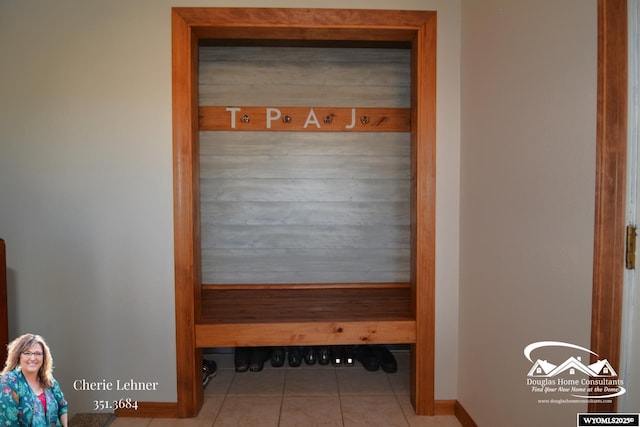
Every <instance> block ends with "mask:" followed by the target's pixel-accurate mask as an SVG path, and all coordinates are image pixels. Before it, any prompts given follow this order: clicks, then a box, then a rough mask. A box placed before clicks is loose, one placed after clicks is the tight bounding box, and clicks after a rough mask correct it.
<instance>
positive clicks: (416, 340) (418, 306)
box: [172, 8, 436, 417]
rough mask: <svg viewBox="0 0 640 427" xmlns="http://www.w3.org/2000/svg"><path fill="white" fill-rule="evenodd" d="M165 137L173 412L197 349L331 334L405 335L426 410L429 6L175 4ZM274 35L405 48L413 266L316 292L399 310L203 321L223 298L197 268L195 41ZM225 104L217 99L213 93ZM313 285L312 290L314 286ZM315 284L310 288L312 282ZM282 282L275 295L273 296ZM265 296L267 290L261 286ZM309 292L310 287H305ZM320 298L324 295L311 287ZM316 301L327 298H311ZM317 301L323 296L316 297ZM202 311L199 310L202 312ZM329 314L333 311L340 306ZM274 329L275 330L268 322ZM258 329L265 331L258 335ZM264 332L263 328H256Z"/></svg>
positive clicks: (432, 24)
mask: <svg viewBox="0 0 640 427" xmlns="http://www.w3.org/2000/svg"><path fill="white" fill-rule="evenodd" d="M172 33H173V34H172V52H173V67H172V70H173V74H172V78H173V141H174V199H175V200H174V202H175V205H174V234H175V300H176V347H177V355H176V357H177V377H178V378H177V395H178V403H177V416H178V417H191V416H195V415H196V414H197V413H198V411H199V409H200V407H201V405H202V401H203V393H202V386H201V373H200V369H201V366H200V364H201V358H202V350H201V348H203V347H208V346H211V347H214V346H222V345H234V344H235V345H247V344H253V345H258V344H262V345H292V344H311V343H313V344H321V343H326V344H334V343H335V344H338V343H356V342H370V343H376V342H388V343H394V342H408V343H410V344H411V346H412V352H411V354H412V357H411V360H412V361H411V364H412V366H411V368H412V381H411V395H412V401H413V404H414V407H415V410H416V413H418V414H421V415H433V413H434V357H435V353H434V343H435V325H434V323H435V114H436V113H435V111H436V103H435V87H436V84H435V82H436V80H435V70H436V62H435V61H436V13H435V12H415V11H370V10H336V9H316V10H314V9H251V8H243V9H239V8H174V9H173V10H172ZM205 40H207V41H211V40H213V41H218V42H219V41H224V42H225V43H240V44H245V45H246V44H254V43H276V44H278V45H279V44H285V45H288V44H302V45H322V46H331V45H332V44H337V43H345V42H346V43H352V44H357V45H373V46H378V45H390V44H391V45H398V44H401V45H403V46H406V47H408V48H410V49H411V52H412V64H411V71H412V73H411V74H412V91H411V135H412V136H411V140H412V170H411V173H412V196H411V198H412V200H411V201H412V219H411V229H412V232H411V234H412V256H411V258H412V262H411V264H412V273H411V281H410V283H407V284H391V285H390V286H386V285H385V284H373V285H367V286H364V287H363V286H362V285H361V284H327V286H319V289H315V294H314V295H316V296H318V295H326V294H327V293H329V294H330V292H329V291H330V290H331V289H332V288H335V287H336V286H338V287H339V288H341V289H347V290H351V291H352V292H356V293H357V292H360V294H359V296H360V297H366V295H369V294H371V293H375V292H376V291H375V290H376V289H379V288H381V289H382V290H381V291H380V292H391V293H392V294H393V295H395V296H396V297H397V300H398V301H400V304H404V303H405V302H406V303H407V304H408V307H407V309H406V312H403V313H402V314H401V315H399V316H397V315H396V314H393V313H390V312H388V311H387V312H384V313H382V314H381V315H380V317H375V318H370V319H366V318H365V319H359V318H357V316H356V317H354V316H344V315H343V317H342V318H340V319H337V320H333V321H329V320H328V319H320V320H319V321H305V320H304V319H301V318H297V319H286V320H283V319H281V318H268V319H263V320H262V321H259V322H255V321H253V322H249V323H247V322H248V321H247V320H246V319H241V318H238V319H236V318H234V319H229V318H225V319H222V320H220V319H218V320H217V321H211V316H212V315H213V316H215V314H216V310H213V311H212V310H211V309H210V308H208V307H209V306H207V308H206V309H205V308H203V301H206V300H207V299H210V298H214V301H215V300H216V299H215V298H218V297H220V295H221V292H223V291H222V290H220V289H216V287H211V286H208V287H207V286H205V287H203V286H202V283H201V277H200V275H201V273H200V247H199V244H200V218H199V215H200V213H199V200H198V198H199V181H198V178H199V171H198V131H199V105H198V89H197V88H198V46H199V44H200V43H202V42H203V41H205ZM221 102H222V103H223V102H224V100H221ZM296 287H297V286H296V285H295V284H292V285H291V286H289V287H286V286H285V287H284V288H283V287H282V286H279V287H276V288H270V287H268V286H267V287H266V289H265V286H258V287H249V289H243V290H240V291H243V292H250V293H253V295H257V294H258V293H260V292H263V291H265V290H266V291H269V292H271V293H272V294H270V298H271V299H270V302H273V301H274V298H275V301H277V300H278V296H277V295H287V294H290V293H291V291H292V289H295V288H296ZM316 288H318V287H317V286H316ZM313 291H314V290H311V292H313ZM278 292H280V294H278ZM260 295H264V294H260ZM307 295H312V294H307ZM318 298H319V299H320V300H321V299H322V298H324V297H320V296H318ZM319 304H326V301H325V302H322V301H321V302H319ZM324 306H325V305H323V307H324ZM203 312H204V313H203ZM336 313H337V312H336ZM273 330H275V331H278V332H279V333H278V334H274V333H273V332H271V333H269V332H268V331H273ZM260 337H262V338H260ZM264 337H267V338H264Z"/></svg>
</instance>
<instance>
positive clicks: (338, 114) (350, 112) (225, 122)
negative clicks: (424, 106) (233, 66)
mask: <svg viewBox="0 0 640 427" xmlns="http://www.w3.org/2000/svg"><path fill="white" fill-rule="evenodd" d="M243 89H245V90H246V88H243ZM254 93H255V92H254ZM337 93H340V94H344V93H345V92H344V91H340V92H337ZM230 108H231V110H230ZM409 113H410V111H409V109H408V108H361V107H314V106H311V107H281V106H266V107H242V106H241V107H238V106H230V107H216V106H206V107H200V113H199V114H200V130H203V131H206V130H208V131H221V130H233V131H238V132H240V131H243V132H247V131H260V132H268V131H273V132H301V131H306V132H408V131H409V130H410V126H411V123H410V115H409ZM242 117H247V118H248V121H247V122H243V121H242ZM285 117H287V118H288V121H285V120H283V119H284V118H285Z"/></svg>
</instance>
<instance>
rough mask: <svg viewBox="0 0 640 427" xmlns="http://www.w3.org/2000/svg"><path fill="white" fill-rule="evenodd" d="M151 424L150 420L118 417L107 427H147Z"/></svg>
mask: <svg viewBox="0 0 640 427" xmlns="http://www.w3.org/2000/svg"><path fill="white" fill-rule="evenodd" d="M150 422H151V418H123V417H118V418H116V419H115V420H113V422H112V423H111V424H109V427H147V426H148V425H149V423H150Z"/></svg>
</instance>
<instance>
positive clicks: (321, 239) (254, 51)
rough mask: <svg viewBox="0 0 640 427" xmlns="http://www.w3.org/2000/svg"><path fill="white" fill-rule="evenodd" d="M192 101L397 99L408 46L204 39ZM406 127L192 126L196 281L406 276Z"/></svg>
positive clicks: (400, 102)
mask: <svg viewBox="0 0 640 427" xmlns="http://www.w3.org/2000/svg"><path fill="white" fill-rule="evenodd" d="M199 72H200V75H199V83H200V84H199V100H200V101H199V102H200V105H225V106H235V107H242V106H265V107H277V106H302V107H313V106H333V107H403V108H408V107H409V104H410V93H409V92H410V80H411V79H410V51H409V50H408V49H350V48H349V49H347V48H335V49H330V48H290V47H201V48H200V70H199ZM410 162H411V158H410V135H409V134H408V133H388V132H381V133H372V132H366V133H358V132H326V133H325V132H309V131H307V132H240V131H217V132H213V131H209V132H204V131H203V132H200V181H201V183H200V185H201V190H200V191H201V194H200V200H201V231H202V280H203V283H215V284H241V283H333V282H338V283H340V282H403V281H408V280H409V273H410V266H409V258H410V233H409V230H410V218H409V217H410V205H409V198H410Z"/></svg>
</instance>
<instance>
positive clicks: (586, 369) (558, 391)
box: [524, 341, 626, 403]
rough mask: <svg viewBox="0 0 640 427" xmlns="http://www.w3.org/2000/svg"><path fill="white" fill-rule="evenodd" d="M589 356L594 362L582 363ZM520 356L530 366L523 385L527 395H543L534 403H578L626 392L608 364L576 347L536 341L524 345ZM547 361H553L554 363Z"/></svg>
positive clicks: (608, 397) (604, 360)
mask: <svg viewBox="0 0 640 427" xmlns="http://www.w3.org/2000/svg"><path fill="white" fill-rule="evenodd" d="M534 352H535V353H536V354H539V356H538V357H536V358H535V359H534V358H533V357H532V355H533V353H534ZM590 355H594V356H595V358H592V360H593V359H597V361H596V362H594V363H588V362H584V361H583V358H584V359H589V358H591V356H590ZM524 356H525V357H526V358H527V360H529V362H531V364H532V365H531V368H529V372H528V373H527V380H526V385H527V386H528V387H530V390H531V392H533V393H536V394H539V395H544V396H545V398H544V399H539V400H538V402H541V403H565V402H571V403H580V402H584V401H586V400H587V399H611V398H613V397H616V396H621V395H623V394H624V393H625V392H626V390H625V388H624V387H622V386H623V381H622V380H621V379H618V378H617V376H618V374H617V372H616V370H615V369H614V368H613V366H611V363H609V361H608V360H607V359H600V358H599V356H598V355H597V354H596V353H594V352H593V351H591V350H589V349H587V348H584V347H581V346H579V345H575V344H570V343H566V342H561V341H539V342H535V343H532V344H529V345H528V346H526V347H525V349H524ZM540 356H542V357H540ZM545 356H546V357H545ZM549 356H551V357H549ZM554 357H555V360H554ZM534 360H535V362H534ZM550 360H554V363H552V362H550ZM556 361H557V362H556ZM558 395H559V397H560V398H558ZM547 397H548V398H547ZM571 398H578V399H581V400H575V399H571Z"/></svg>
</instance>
